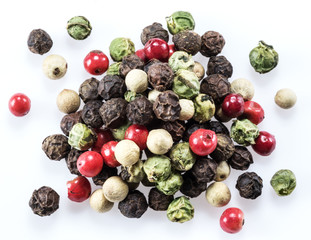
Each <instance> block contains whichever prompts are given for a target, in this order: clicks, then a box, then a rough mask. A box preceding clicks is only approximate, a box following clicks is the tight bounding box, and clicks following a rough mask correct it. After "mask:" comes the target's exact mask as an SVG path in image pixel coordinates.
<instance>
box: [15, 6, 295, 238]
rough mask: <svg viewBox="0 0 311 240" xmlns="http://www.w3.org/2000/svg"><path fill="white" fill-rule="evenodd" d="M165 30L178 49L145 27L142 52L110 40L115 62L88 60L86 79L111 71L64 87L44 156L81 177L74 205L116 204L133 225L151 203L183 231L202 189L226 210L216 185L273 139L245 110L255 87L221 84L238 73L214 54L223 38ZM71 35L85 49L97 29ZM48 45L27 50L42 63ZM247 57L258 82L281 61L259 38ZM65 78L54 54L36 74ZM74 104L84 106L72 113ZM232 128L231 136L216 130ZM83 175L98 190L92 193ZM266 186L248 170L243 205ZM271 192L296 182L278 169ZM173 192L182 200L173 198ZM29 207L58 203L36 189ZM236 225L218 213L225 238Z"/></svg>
mask: <svg viewBox="0 0 311 240" xmlns="http://www.w3.org/2000/svg"><path fill="white" fill-rule="evenodd" d="M166 21H167V27H168V30H169V32H170V33H171V34H172V35H173V37H172V40H173V43H174V44H171V45H169V44H168V40H169V32H168V31H167V30H166V29H164V28H163V27H162V25H161V24H160V23H153V24H152V25H150V26H147V27H145V28H144V29H143V31H142V33H141V42H142V44H143V45H144V48H143V49H139V50H137V51H135V46H134V43H133V42H132V41H131V40H130V39H128V38H123V37H120V38H116V39H114V40H113V41H112V42H111V44H110V47H109V51H110V56H111V58H112V59H113V60H114V61H115V62H114V63H113V64H110V65H109V59H108V57H107V56H106V55H105V54H104V53H103V52H102V51H100V50H94V51H91V52H90V53H89V54H88V55H87V56H86V57H85V59H84V67H85V69H86V71H87V72H89V73H90V74H91V75H102V74H104V73H106V75H105V76H104V77H103V78H102V79H101V80H100V81H99V80H97V79H96V78H94V77H91V78H89V79H87V80H85V81H84V82H82V84H81V85H80V88H79V91H78V93H77V92H75V91H73V90H69V89H64V90H63V91H62V92H61V93H59V95H58V96H57V106H58V108H59V110H60V111H61V112H63V113H65V114H66V115H64V117H63V118H62V119H61V122H60V128H61V130H62V132H63V134H54V135H50V136H48V137H46V138H45V139H44V140H43V143H42V149H43V151H44V152H45V154H46V156H47V157H48V158H49V159H51V160H57V161H59V160H61V159H63V158H65V161H66V163H67V167H68V169H69V171H70V173H71V174H74V175H77V177H76V178H75V179H73V180H71V181H68V182H67V188H68V198H69V199H70V200H72V201H75V202H82V201H85V200H87V199H89V201H90V206H91V207H92V208H93V209H94V210H96V211H98V212H107V211H109V210H110V209H111V208H112V207H113V206H114V203H118V208H119V210H120V212H121V213H122V214H123V215H124V216H126V217H129V218H140V217H141V216H142V215H143V214H144V213H145V212H146V210H147V209H148V206H149V207H150V208H152V209H153V210H156V211H167V217H168V219H169V220H171V221H173V222H180V223H182V222H186V221H189V220H191V219H192V218H193V216H194V208H193V206H192V204H191V202H190V200H189V198H194V197H198V196H199V195H200V194H201V193H202V192H204V191H205V192H206V193H205V196H206V199H207V201H208V203H210V204H211V205H213V206H215V207H223V206H225V205H227V204H228V202H229V201H230V199H231V192H230V190H229V188H228V187H227V186H226V184H225V183H223V182H222V181H223V180H225V179H226V178H227V177H228V176H229V174H230V169H231V168H233V169H236V170H242V171H245V170H247V169H248V168H249V166H250V164H252V163H253V157H252V154H251V152H250V151H249V150H248V149H247V146H252V148H253V149H254V151H255V152H256V153H258V154H260V155H262V156H268V155H270V154H271V153H272V152H273V150H274V148H275V145H276V142H275V137H274V136H273V135H272V134H270V133H268V132H265V131H259V129H258V127H257V124H259V123H260V122H261V121H263V119H264V110H263V109H262V107H261V106H260V105H259V104H258V103H256V102H254V101H252V98H253V96H254V88H253V85H252V83H251V82H250V81H248V80H246V79H236V80H234V81H232V82H231V83H230V82H229V81H228V79H229V78H230V77H231V76H232V71H233V68H232V65H231V63H230V62H229V61H228V60H227V59H226V57H224V56H219V54H220V53H221V51H222V49H223V47H224V45H225V40H224V38H223V36H222V35H221V34H220V33H218V32H215V31H207V32H206V33H204V34H203V35H202V36H200V35H199V34H197V33H196V32H194V31H193V30H194V27H195V22H194V19H193V17H192V15H191V14H190V13H189V12H183V11H178V12H175V13H173V14H172V15H171V16H170V17H167V18H166ZM67 30H68V33H69V35H70V36H71V37H73V38H74V39H77V40H83V39H85V38H87V37H88V36H89V35H90V33H91V30H92V27H91V25H90V23H89V21H88V20H87V19H86V18H85V17H81V16H78V17H74V18H72V19H70V20H69V21H68V25H67ZM52 45H53V42H52V40H51V38H50V36H49V35H48V34H47V33H46V32H45V31H43V30H41V29H37V30H33V31H32V32H31V33H30V36H29V39H28V46H29V49H30V50H31V51H32V52H33V53H37V54H45V53H47V52H48V51H49V50H50V48H51V47H52ZM199 52H200V53H201V54H202V55H203V56H205V57H208V58H209V61H208V65H207V71H206V74H207V76H206V77H205V78H204V76H205V69H204V67H203V66H202V65H201V64H200V63H199V62H196V61H194V60H193V58H192V56H193V55H195V54H197V53H199ZM249 57H250V63H251V65H252V66H253V67H254V69H255V70H256V71H257V72H259V73H266V72H269V71H271V70H272V69H273V68H275V67H276V66H277V63H278V54H277V53H276V51H275V50H274V49H273V47H272V46H269V45H267V44H265V43H264V42H263V41H261V42H260V43H259V46H258V47H256V48H254V49H253V50H252V51H251V52H250V56H249ZM66 70H67V62H66V60H65V59H64V58H63V57H61V56H58V55H50V56H48V57H47V58H46V59H45V60H44V63H43V71H44V73H45V74H46V76H47V77H49V78H50V79H59V78H61V77H63V76H64V75H65V74H66ZM283 95H284V93H283ZM289 95H290V94H285V96H286V97H283V98H280V97H278V98H277V97H276V99H278V101H279V103H280V104H278V105H280V106H283V107H284V108H289V107H292V106H293V105H294V104H295V101H296V98H295V97H296V96H295V94H292V95H290V96H291V97H290V98H289V97H288V96H289ZM284 98H286V100H284ZM280 99H281V100H280ZM289 99H291V101H290V100H289ZM81 100H82V101H83V103H84V105H83V107H82V110H79V108H80V102H81ZM276 101H277V100H276ZM284 101H285V102H286V103H284ZM281 102H282V103H281ZM282 104H283V105H282ZM25 109H26V110H28V111H29V109H30V104H29V107H28V109H27V108H23V109H22V110H21V111H25V114H27V113H28V111H27V112H26V110H25ZM21 111H20V112H21ZM25 114H24V115H25ZM20 115H23V114H20ZM213 117H214V118H215V119H213ZM232 119H233V122H232V126H231V130H230V131H229V130H228V129H227V127H226V126H225V125H224V124H223V123H222V122H228V121H230V120H232ZM234 142H235V143H236V144H238V145H236V144H235V143H234ZM90 178H91V179H92V181H93V183H94V184H95V185H96V186H99V187H100V188H98V189H96V190H95V191H93V193H92V189H91V184H90V180H89V179H90ZM262 182H263V181H262V179H261V178H260V176H258V175H257V174H256V173H255V172H244V173H243V174H241V175H240V176H239V177H238V179H237V182H236V188H237V190H238V191H239V194H240V196H241V197H243V198H247V199H256V198H257V197H259V196H260V195H261V191H262V187H263V184H262ZM140 183H141V184H142V185H143V186H145V187H150V192H149V194H148V197H147V198H146V196H144V194H143V193H142V192H140V191H139V190H137V188H138V186H139V185H140ZM209 183H210V184H209ZM208 184H209V185H208ZM271 185H272V186H273V188H274V189H275V190H276V191H277V193H278V194H279V195H288V194H290V193H291V192H292V191H293V190H294V188H295V185H296V183H295V176H294V174H293V173H292V172H291V171H289V170H281V171H280V172H278V173H276V175H274V176H273V178H272V180H271ZM178 191H180V192H181V193H182V194H183V195H182V196H179V197H174V195H175V194H176V193H177V192H178ZM29 205H30V207H31V208H32V210H33V212H34V213H35V214H37V215H39V216H48V215H50V214H52V213H53V212H55V211H56V210H57V209H58V205H59V195H58V194H57V193H56V192H55V191H54V190H53V189H52V188H50V187H46V186H44V187H42V188H40V189H38V190H35V191H34V193H33V195H32V197H31V200H30V202H29ZM243 223H244V214H243V212H242V211H241V210H240V209H238V208H228V209H226V210H225V211H224V213H223V214H222V216H221V227H222V228H223V230H224V231H226V232H230V233H234V232H238V231H239V230H240V229H241V228H242V225H243Z"/></svg>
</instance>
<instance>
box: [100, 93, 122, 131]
mask: <svg viewBox="0 0 311 240" xmlns="http://www.w3.org/2000/svg"><path fill="white" fill-rule="evenodd" d="M126 106H127V101H125V100H124V99H123V98H112V99H109V100H108V101H106V102H104V103H103V105H102V106H101V108H100V109H99V114H100V115H101V117H102V119H103V123H104V125H105V126H106V127H107V128H112V129H113V128H118V127H120V126H121V125H122V124H123V123H124V122H125V120H126Z"/></svg>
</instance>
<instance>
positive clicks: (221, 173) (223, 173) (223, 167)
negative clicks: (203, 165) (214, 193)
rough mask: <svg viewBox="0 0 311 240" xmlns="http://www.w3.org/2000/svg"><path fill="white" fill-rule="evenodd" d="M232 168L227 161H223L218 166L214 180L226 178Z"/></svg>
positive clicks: (219, 180)
mask: <svg viewBox="0 0 311 240" xmlns="http://www.w3.org/2000/svg"><path fill="white" fill-rule="evenodd" d="M230 172H231V169H230V166H229V164H228V163H227V161H221V162H220V163H219V164H218V166H217V168H216V175H215V178H214V180H215V181H216V182H221V181H224V180H226V179H227V178H228V177H229V175H230Z"/></svg>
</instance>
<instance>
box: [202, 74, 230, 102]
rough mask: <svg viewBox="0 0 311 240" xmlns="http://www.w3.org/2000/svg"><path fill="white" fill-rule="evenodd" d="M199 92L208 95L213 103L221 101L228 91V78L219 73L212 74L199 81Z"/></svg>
mask: <svg viewBox="0 0 311 240" xmlns="http://www.w3.org/2000/svg"><path fill="white" fill-rule="evenodd" d="M200 92H201V93H205V94H208V95H210V96H211V97H212V98H213V100H214V102H215V103H222V101H223V100H224V98H225V97H226V96H227V95H228V94H229V93H230V83H229V82H228V78H227V77H225V76H223V75H221V74H212V75H209V76H207V77H206V78H204V79H203V80H202V81H201V86H200Z"/></svg>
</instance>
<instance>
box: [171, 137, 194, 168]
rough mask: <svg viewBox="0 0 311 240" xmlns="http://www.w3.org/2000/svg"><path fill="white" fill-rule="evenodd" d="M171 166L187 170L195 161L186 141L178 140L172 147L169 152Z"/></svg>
mask: <svg viewBox="0 0 311 240" xmlns="http://www.w3.org/2000/svg"><path fill="white" fill-rule="evenodd" d="M169 156H170V159H171V161H172V166H173V167H174V168H175V169H176V170H178V171H188V170H189V169H191V168H192V167H193V165H194V163H195V161H196V155H195V154H194V153H193V152H192V151H191V149H190V146H189V143H188V142H180V143H177V144H176V145H174V146H173V147H172V149H171V150H170V153H169Z"/></svg>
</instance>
